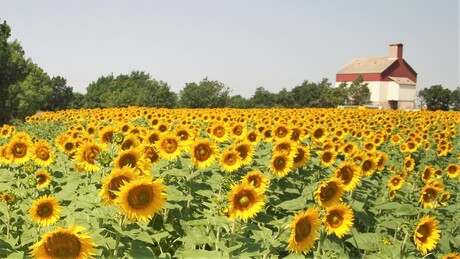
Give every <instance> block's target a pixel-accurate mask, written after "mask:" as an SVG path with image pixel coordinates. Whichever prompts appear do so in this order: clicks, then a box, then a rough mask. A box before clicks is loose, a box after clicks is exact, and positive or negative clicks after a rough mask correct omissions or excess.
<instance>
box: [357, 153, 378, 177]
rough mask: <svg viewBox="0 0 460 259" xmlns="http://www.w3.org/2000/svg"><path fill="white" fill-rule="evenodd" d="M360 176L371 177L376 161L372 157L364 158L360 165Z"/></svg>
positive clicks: (375, 167)
mask: <svg viewBox="0 0 460 259" xmlns="http://www.w3.org/2000/svg"><path fill="white" fill-rule="evenodd" d="M360 167H361V172H362V174H364V175H366V176H370V175H372V174H373V173H374V172H375V170H376V169H377V161H376V160H375V158H374V157H366V158H364V160H363V161H362V162H361V164H360Z"/></svg>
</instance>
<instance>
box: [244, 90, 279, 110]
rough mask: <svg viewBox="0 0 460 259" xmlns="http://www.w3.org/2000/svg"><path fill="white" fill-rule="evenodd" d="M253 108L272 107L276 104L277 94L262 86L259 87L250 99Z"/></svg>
mask: <svg viewBox="0 0 460 259" xmlns="http://www.w3.org/2000/svg"><path fill="white" fill-rule="evenodd" d="M249 103H250V106H251V108H270V107H274V106H275V105H276V95H275V94H273V93H271V92H270V91H268V90H266V89H265V88H263V87H262V86H260V87H257V88H256V91H255V92H254V95H253V96H252V97H251V99H249Z"/></svg>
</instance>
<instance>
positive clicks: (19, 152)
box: [14, 143, 27, 158]
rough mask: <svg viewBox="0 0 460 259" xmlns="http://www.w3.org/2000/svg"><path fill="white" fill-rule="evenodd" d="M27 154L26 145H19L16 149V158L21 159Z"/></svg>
mask: <svg viewBox="0 0 460 259" xmlns="http://www.w3.org/2000/svg"><path fill="white" fill-rule="evenodd" d="M26 153H27V147H26V146H24V144H21V143H18V144H16V145H15V147H14V157H17V158H21V157H24V156H25V155H26Z"/></svg>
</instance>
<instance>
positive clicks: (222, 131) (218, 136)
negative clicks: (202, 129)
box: [208, 121, 229, 143]
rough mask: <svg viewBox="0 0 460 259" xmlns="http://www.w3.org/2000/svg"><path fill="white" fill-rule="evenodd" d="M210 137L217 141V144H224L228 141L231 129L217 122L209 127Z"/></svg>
mask: <svg viewBox="0 0 460 259" xmlns="http://www.w3.org/2000/svg"><path fill="white" fill-rule="evenodd" d="M208 132H209V136H210V137H211V138H212V139H213V140H214V141H216V142H217V143H222V142H224V141H226V140H227V139H228V136H229V129H228V128H227V126H226V125H225V124H224V123H222V122H220V121H216V122H214V123H212V124H211V125H210V126H209V127H208Z"/></svg>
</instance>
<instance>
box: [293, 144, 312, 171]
mask: <svg viewBox="0 0 460 259" xmlns="http://www.w3.org/2000/svg"><path fill="white" fill-rule="evenodd" d="M295 148H296V152H295V153H296V156H295V157H294V158H293V162H294V168H299V167H302V166H304V165H305V164H306V163H307V162H308V160H310V149H309V148H308V147H306V146H301V145H297V146H296V147H295Z"/></svg>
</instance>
